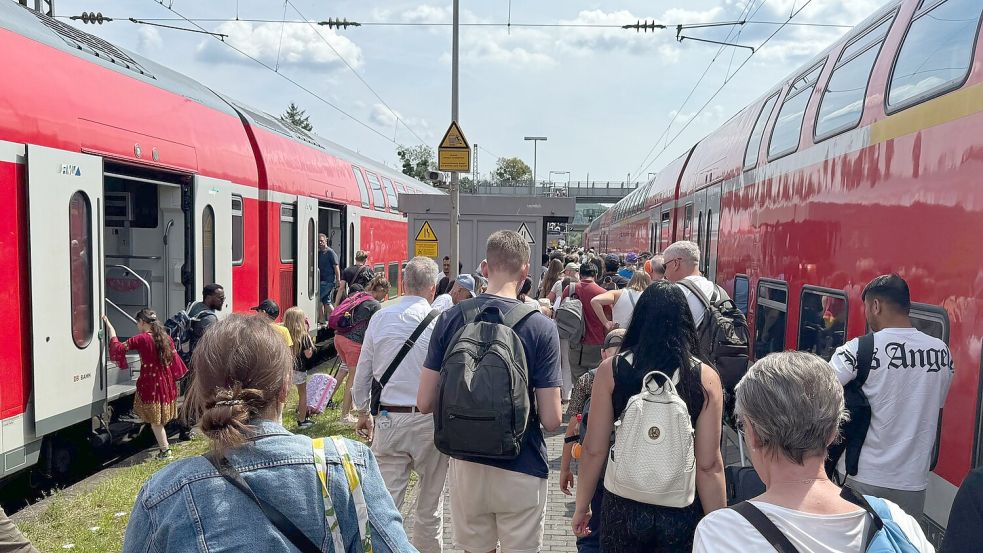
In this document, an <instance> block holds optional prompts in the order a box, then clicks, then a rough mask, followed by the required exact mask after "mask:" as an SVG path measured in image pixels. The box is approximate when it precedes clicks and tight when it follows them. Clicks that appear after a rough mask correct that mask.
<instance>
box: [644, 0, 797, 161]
mask: <svg viewBox="0 0 983 553" xmlns="http://www.w3.org/2000/svg"><path fill="white" fill-rule="evenodd" d="M811 3H812V0H806V2H805V3H804V4H802V6H801V7H799V9H797V10H795V11H794V12H792V15H791V16H790V17H789V21H791V20H792V19H793V18H794V17H795V16H797V15H798V14H799V13H800V12H802V10H804V9H806V8H807V7H808V6H809V4H811ZM784 28H785V27H784V26H781V27H779V28H777V29H775V32H773V33H771V34H770V35H768V38H766V39H765V40H764V42H762V43H761V45H760V46H758V48H757V50H755V51H754V52H752V53H751V54H750V55H748V57H747V58H745V60H744V61H743V62H742V63H741V65H739V66H737V69H735V70H734V73H733V74H732V75H730V76H729V77H728V78H727V79H725V80H724V82H723V83H722V84H721V85H720V86H719V87H718V88H717V90H716V91H714V93H713V95H711V96H710V98H708V99H707V101H706V102H704V103H703V105H702V106H700V109H698V110H696V113H694V114H693V116H692V117H690V118H689V120H688V121H686V123H685V124H684V125H683V128H681V129H679V132H677V133H676V134H675V136H673V137H672V139H671V140H669V141H668V142H666V145H665V146H664V147H663V148H662V150H661V151H660V152H659V153H658V154H657V155H656V156H655V157H654V158H652V161H650V162H649V163H648V165H646V166H645V168H644V169H642V171H647V170H648V168H649V167H651V166H652V164H654V163H655V162H656V161H657V160H658V159H659V156H661V155H662V154H663V153H665V151H666V150H667V149H669V146H671V145H672V144H673V143H674V142H675V141H676V139H678V138H679V137H680V135H682V134H683V132H685V131H686V129H687V128H689V125H690V123H692V122H693V121H694V120H696V118H697V117H698V116H699V115H700V114H701V113H703V110H705V109H706V108H707V106H709V105H710V102H712V101H713V100H714V99H716V98H717V95H718V94H720V92H721V91H722V90H723V89H724V87H726V86H727V83H729V82H730V81H731V80H733V78H734V77H735V76H736V75H737V74H738V73H740V72H741V69H742V68H743V67H744V66H745V65H747V63H748V62H749V61H751V58H753V57H754V54H756V53H758V52H760V51H761V49H762V48H764V47H765V45H767V44H768V42H769V41H771V39H773V38H775V35H777V34H778V33H779V32H781V30H782V29H784Z"/></svg>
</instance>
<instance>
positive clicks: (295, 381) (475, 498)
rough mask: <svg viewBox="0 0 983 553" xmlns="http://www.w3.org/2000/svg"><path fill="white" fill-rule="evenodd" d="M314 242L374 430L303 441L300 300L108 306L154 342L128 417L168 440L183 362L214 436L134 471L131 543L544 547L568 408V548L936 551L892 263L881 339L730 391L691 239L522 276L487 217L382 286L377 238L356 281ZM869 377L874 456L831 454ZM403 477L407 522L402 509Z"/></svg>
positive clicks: (360, 424)
mask: <svg viewBox="0 0 983 553" xmlns="http://www.w3.org/2000/svg"><path fill="white" fill-rule="evenodd" d="M321 244H322V253H323V254H324V255H323V257H322V260H323V263H324V264H325V265H324V266H322V271H321V274H322V279H325V278H327V280H322V286H321V299H322V307H321V311H322V312H321V313H318V314H317V320H318V321H322V322H324V323H328V322H330V323H331V325H332V328H338V329H339V331H338V332H336V334H335V337H334V346H335V348H336V349H337V352H338V356H339V358H340V361H341V365H340V369H339V372H338V380H339V381H340V382H339V387H340V388H341V389H343V390H344V392H342V393H343V394H344V396H343V397H344V399H343V400H342V405H341V415H342V417H343V420H345V418H347V420H348V421H349V422H350V423H351V424H353V425H355V429H356V433H357V435H358V436H359V438H361V439H362V440H363V441H364V442H367V443H368V444H370V445H365V444H364V443H362V442H358V441H352V440H347V439H341V438H328V439H315V440H311V439H310V438H307V437H305V436H303V435H300V434H294V433H293V432H291V431H290V430H289V429H287V428H285V427H284V426H283V424H282V423H281V422H280V421H281V420H282V413H283V410H284V408H285V403H286V398H287V393H288V390H289V389H290V386H291V385H295V386H296V387H297V389H298V392H299V395H300V401H299V402H298V406H297V413H296V420H297V426H298V428H299V429H305V428H309V427H310V426H311V420H310V417H309V415H308V413H307V410H306V409H307V402H306V398H305V397H304V396H305V395H306V392H305V388H304V386H305V382H306V380H307V374H308V373H309V372H310V371H311V370H312V369H313V361H312V359H313V358H314V350H315V345H314V342H313V340H311V323H310V322H309V321H308V319H307V317H306V316H305V314H304V313H303V311H301V310H300V309H299V308H297V307H292V308H290V309H288V310H287V311H286V312H285V313H284V316H283V318H282V323H277V322H276V321H277V320H278V318H279V315H280V313H279V307H278V306H277V305H276V303H275V302H274V301H273V300H264V301H263V302H262V303H261V304H260V305H258V306H256V307H255V308H253V310H254V311H256V312H257V314H258V315H255V316H250V315H247V314H232V315H229V316H227V317H225V318H223V319H221V320H219V319H218V317H217V316H215V315H216V313H215V312H216V311H217V310H219V309H221V304H222V302H221V301H218V300H217V298H222V299H224V292H223V291H222V289H221V286H219V285H209V286H208V287H206V288H205V290H204V291H203V299H202V302H200V304H201V306H200V307H199V306H197V305H196V306H193V307H192V310H194V309H197V310H198V313H199V314H201V313H204V314H205V315H206V316H205V317H203V318H199V317H196V318H195V321H199V320H204V321H205V322H204V323H203V324H198V325H197V326H196V329H195V332H193V334H194V335H195V340H194V344H193V348H191V350H190V351H188V352H185V351H183V350H184V349H187V348H180V347H176V346H175V344H174V342H173V341H171V339H170V337H169V336H168V334H167V333H166V332H165V331H164V328H163V327H162V326H161V323H160V321H159V320H158V318H157V315H156V314H155V313H153V312H152V311H149V310H143V311H141V312H140V313H138V314H137V315H136V319H137V321H138V327H139V333H138V334H137V335H136V336H134V337H131V338H130V339H129V340H127V341H125V342H120V341H119V340H118V339H117V338H116V333H115V331H114V330H113V328H112V326H111V325H110V324H109V323H108V321H106V325H107V332H108V335H109V339H110V354H111V355H112V356H113V357H114V358H116V359H120V361H121V362H125V355H124V354H125V353H126V352H127V351H129V350H136V351H137V352H138V353H139V354H140V358H141V361H142V363H143V370H142V371H141V377H140V378H141V380H140V381H139V382H138V385H137V387H138V390H137V398H136V401H135V412H136V414H137V415H138V416H139V417H140V418H141V419H143V420H144V421H146V422H147V423H150V424H151V428H152V429H153V430H154V434H155V436H156V437H157V439H158V443H159V447H160V456H161V457H167V456H168V455H169V447H168V444H167V436H166V434H165V433H164V430H163V426H164V425H165V424H167V423H168V422H169V421H171V420H172V419H174V418H175V417H176V416H177V408H176V398H177V395H178V387H177V385H176V382H178V381H179V380H181V379H182V378H183V377H184V375H185V373H186V372H188V370H189V367H190V374H191V378H190V379H187V381H188V382H190V385H189V386H188V387H187V390H186V402H185V406H186V411H187V413H186V416H185V419H186V420H188V421H192V422H193V423H194V424H195V425H196V428H198V429H199V431H200V432H201V433H202V434H203V435H204V436H205V437H206V438H207V439H208V442H209V453H208V454H206V455H205V456H203V457H198V458H191V459H183V460H180V461H177V462H174V463H171V464H170V465H168V466H167V467H165V468H164V469H162V470H161V471H159V472H158V473H157V474H155V475H154V476H153V477H152V478H151V479H150V480H148V481H147V482H146V484H145V485H144V486H143V489H142V490H141V491H140V494H139V496H138V497H137V498H136V503H135V505H134V507H133V513H132V515H131V519H130V521H129V524H128V527H127V531H126V537H125V543H124V551H126V552H131V551H132V552H136V551H141V552H142V551H181V550H185V549H187V548H188V547H189V544H192V543H196V544H198V547H199V549H204V550H212V549H222V550H235V549H238V548H246V547H249V548H252V549H256V550H262V551H280V550H292V549H291V548H294V549H297V550H300V551H331V550H334V551H376V552H387V551H394V552H397V551H398V552H406V551H422V552H439V551H442V550H443V544H444V542H445V540H444V534H445V533H446V532H448V531H450V532H452V537H453V542H454V543H455V544H456V546H457V547H460V548H462V549H464V550H465V551H468V552H470V553H485V552H494V551H496V550H499V551H503V552H526V551H529V552H533V551H540V550H541V549H542V548H543V547H544V534H545V530H546V522H547V520H546V517H547V508H546V506H547V497H548V496H549V491H550V490H549V479H548V477H549V474H550V470H551V469H550V466H551V459H550V458H549V456H548V454H547V448H546V435H547V433H551V432H555V431H557V430H559V429H560V427H561V426H562V425H563V421H564V418H566V421H567V424H566V429H565V430H566V432H565V442H564V447H563V452H562V456H561V459H560V468H559V478H558V480H559V488H560V491H562V492H563V493H565V494H567V495H572V496H575V498H576V502H575V506H574V510H573V512H572V514H571V516H570V520H569V524H570V532H571V533H572V534H574V535H575V536H576V539H577V548H578V551H580V552H591V551H609V552H619V553H621V552H634V551H638V552H643V551H644V552H651V551H698V552H718V551H723V552H727V551H733V552H744V551H770V550H777V551H783V552H784V551H798V552H801V553H805V552H816V553H818V552H823V553H827V552H829V553H831V552H852V551H867V550H872V549H870V548H872V547H875V546H876V547H879V548H880V549H876V550H877V551H921V552H926V551H934V550H935V549H934V548H933V546H932V544H931V543H930V542H929V541H928V539H927V538H926V536H925V534H924V533H923V531H922V529H921V527H920V526H919V524H918V522H917V520H918V518H919V517H921V515H922V511H923V507H924V503H925V493H926V491H925V490H926V488H927V486H928V475H929V471H930V464H931V457H932V447H933V445H934V443H935V439H936V432H937V431H938V422H939V417H940V410H941V407H942V405H943V403H944V401H945V397H946V395H947V393H948V388H949V383H950V381H951V378H952V375H953V370H954V369H953V366H952V361H951V359H952V357H951V355H950V354H949V351H948V348H947V346H946V344H945V343H944V342H942V341H941V340H938V339H936V338H932V337H930V336H928V335H926V334H924V333H922V332H920V331H919V330H917V329H916V328H914V326H913V325H912V323H911V319H910V318H909V316H908V311H909V309H910V305H911V298H910V293H909V290H908V286H907V283H906V282H905V281H904V279H902V278H901V277H900V276H898V275H897V274H889V275H882V276H879V277H877V278H875V279H873V280H872V281H871V282H870V283H868V284H867V286H866V288H865V289H864V290H863V294H862V299H863V303H864V310H865V314H866V319H867V324H868V325H869V328H870V330H871V334H869V335H868V337H862V338H857V339H853V340H851V341H849V342H847V343H845V344H842V345H841V346H840V347H839V348H837V349H836V350H835V352H834V353H833V355H832V358H831V359H830V360H829V361H826V360H825V359H823V358H821V357H818V356H816V355H814V354H811V353H806V352H794V351H788V352H777V353H772V354H770V355H767V356H765V357H763V358H761V359H759V360H757V361H756V362H755V363H753V365H751V366H750V367H748V368H747V369H746V371H745V372H744V374H743V376H742V377H741V378H740V380H739V382H738V383H737V384H736V386H735V387H733V389H730V388H729V387H728V385H727V384H726V382H722V380H723V379H722V377H721V374H720V372H719V370H718V369H717V367H715V365H714V362H713V359H714V355H713V351H712V350H713V348H714V347H715V345H714V344H712V343H707V341H706V338H705V336H707V332H705V329H706V325H710V324H715V323H714V320H715V319H718V318H719V316H720V313H719V312H717V311H714V309H715V307H714V306H715V305H717V303H716V302H718V301H719V299H720V298H721V296H723V297H726V293H725V292H724V291H723V290H722V289H721V288H720V287H718V286H717V285H715V284H714V283H713V282H712V281H710V280H708V279H707V278H705V276H704V275H702V274H701V273H700V271H699V262H700V257H699V256H700V250H699V248H698V247H697V245H696V244H694V243H692V242H687V241H681V242H676V243H674V244H672V245H670V246H669V247H668V248H666V249H665V251H663V252H661V254H657V255H652V254H650V253H648V252H643V253H641V254H635V253H631V252H629V253H627V254H624V255H615V254H606V255H604V254H601V253H599V252H595V251H594V250H593V249H592V248H588V249H587V250H583V249H577V250H574V249H570V248H567V249H564V250H555V251H550V252H548V253H547V254H546V255H544V257H543V260H542V267H541V272H540V273H539V275H538V277H539V284H538V286H534V284H533V279H532V278H531V277H530V269H531V267H530V263H529V259H530V250H529V245H528V244H527V243H526V241H525V240H524V239H523V238H522V237H521V236H520V235H519V234H517V233H515V232H512V231H499V232H496V233H494V234H492V235H491V236H490V237H489V239H488V241H487V244H486V252H485V258H484V259H483V260H482V262H481V263H480V265H479V266H478V267H477V268H476V270H475V272H474V273H462V274H457V275H454V274H452V272H451V270H450V269H451V265H450V259H448V258H444V260H443V264H442V267H438V265H437V264H436V262H434V261H433V260H432V259H430V258H426V257H415V258H413V259H411V260H410V261H409V262H408V263H407V264H406V265H405V267H404V269H403V275H402V277H403V280H402V284H403V292H404V293H403V295H402V296H400V297H399V298H398V299H396V300H394V301H391V302H386V299H387V298H388V297H389V290H390V283H389V282H388V281H387V280H386V279H385V278H384V277H383V276H382V275H374V274H371V271H370V270H369V269H368V267H367V265H366V261H367V259H368V253H367V252H364V251H359V252H356V253H355V255H354V258H355V260H356V264H355V265H352V266H351V267H348V268H345V269H344V270H343V271H342V270H339V268H338V262H337V256H336V255H333V253H334V252H333V250H330V247H329V246H328V243H327V240H326V238H325V239H322V242H321ZM339 310H343V311H345V312H344V313H343V314H341V315H344V318H345V322H344V323H343V324H342V323H338V324H336V322H337V321H336V319H337V318H338V317H339V316H340V315H339ZM570 321H573V324H572V325H571V322H570ZM578 324H579V325H580V327H579V328H577V325H578ZM871 348H872V349H871ZM898 348H904V350H905V351H909V352H910V351H926V352H927V351H932V352H934V353H933V354H932V355H928V354H925V355H912V356H909V361H910V362H909V363H907V364H906V366H905V368H904V369H905V370H895V371H888V370H877V369H879V368H883V367H888V368H897V367H895V365H894V364H896V362H897V359H895V357H896V356H894V354H893V353H891V352H892V351H895V350H897V349H898ZM179 350H182V351H179ZM184 353H190V358H188V357H187V356H186V355H184ZM892 356H894V357H892ZM185 359H189V360H190V363H187V366H186V363H185ZM930 360H932V361H930ZM919 362H922V363H923V364H926V363H935V365H938V366H931V367H930V366H927V365H926V366H919ZM858 381H859V382H858ZM341 382H344V387H343V388H342V387H341ZM857 393H860V394H861V395H862V397H864V398H865V400H866V405H867V408H868V411H867V417H866V418H867V419H869V422H868V423H867V426H866V427H865V428H864V432H865V436H864V438H862V449H859V448H854V449H851V447H850V446H849V440H850V439H851V438H850V436H847V437H846V441H847V443H848V445H847V453H846V454H844V455H843V457H842V458H835V457H834V460H838V461H839V462H838V464H835V465H833V466H831V463H830V462H829V458H830V455H829V453H830V451H832V450H833V449H831V448H834V449H835V447H836V445H837V443H838V442H839V436H840V434H841V429H844V428H845V427H844V424H845V422H846V421H847V420H848V419H850V418H851V417H853V418H854V419H856V418H857V417H858V416H859V417H861V418H864V415H863V411H856V410H855V409H857V407H856V405H855V403H854V402H853V400H852V398H853V397H854V396H855V395H856V394H857ZM725 399H726V401H725ZM564 411H565V413H564ZM728 411H732V412H728ZM865 420H866V419H865ZM727 424H732V425H733V426H734V428H735V429H736V431H737V432H738V435H739V436H740V437H741V439H743V440H744V441H745V443H746V444H747V451H748V458H749V459H748V460H749V462H750V467H745V469H742V470H749V471H753V472H755V473H756V475H757V477H758V478H760V481H761V483H763V485H764V492H763V493H760V494H757V493H756V494H754V495H753V496H742V492H741V486H740V485H738V484H736V483H733V482H729V481H728V479H727V478H725V470H724V459H723V454H722V448H721V442H722V440H721V437H722V433H723V431H724V429H725V427H726V425H727ZM843 432H844V434H845V435H846V431H845V430H844V431H843ZM841 476H845V478H841ZM413 480H415V487H416V490H415V492H414V495H415V505H414V513H413V517H414V524H413V526H412V532H410V534H411V535H408V534H407V531H406V530H405V528H404V526H403V521H402V518H401V516H400V510H401V509H402V508H403V504H404V502H405V501H406V496H407V489H408V487H409V485H410V482H411V481H413ZM981 481H983V476H981V475H980V474H979V473H977V472H974V473H971V474H970V476H969V477H968V478H967V479H966V485H965V487H964V489H963V490H961V491H960V492H959V494H958V495H957V497H956V500H955V502H954V504H953V514H952V515H951V516H950V519H949V520H950V525H949V530H948V533H947V536H946V540H945V542H944V544H943V547H942V551H969V550H972V549H973V548H974V547H977V546H978V544H979V543H980V540H981V538H983V535H981V532H983V507H981V504H983V501H981V500H980V487H981V486H983V483H981ZM445 490H446V491H447V492H448V493H449V500H450V514H451V516H450V520H446V521H445V519H444V517H443V513H444V506H443V500H444V495H445ZM956 521H958V522H957V523H956V524H954V523H955V522H956ZM445 522H446V523H447V524H446V525H445ZM954 525H955V526H958V527H957V528H954Z"/></svg>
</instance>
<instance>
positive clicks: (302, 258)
mask: <svg viewBox="0 0 983 553" xmlns="http://www.w3.org/2000/svg"><path fill="white" fill-rule="evenodd" d="M0 52H3V54H4V55H3V62H2V63H0V66H2V68H3V73H4V75H6V78H5V79H3V80H2V81H0V259H3V260H5V261H4V265H5V266H6V270H4V271H2V272H0V294H2V297H4V298H5V299H4V304H5V305H6V308H5V309H3V310H2V312H0V327H2V328H3V332H2V333H0V421H2V425H0V428H2V430H0V454H2V459H3V462H2V464H0V476H8V475H10V474H13V473H15V472H18V471H21V470H23V469H25V468H28V467H31V466H33V465H36V464H37V463H38V462H39V460H40V461H41V462H42V465H41V466H42V467H43V469H44V470H45V471H46V472H54V473H58V472H63V471H66V470H67V469H68V467H69V466H70V464H71V459H72V456H73V452H74V451H75V450H76V448H78V447H84V446H85V444H84V439H85V438H86V437H88V438H90V439H93V440H96V441H97V442H104V443H106V442H108V443H112V442H113V438H114V436H113V434H114V424H115V422H114V421H115V417H114V411H115V409H114V407H117V406H118V405H119V404H121V403H123V402H125V401H127V398H128V397H129V396H131V395H132V393H133V391H134V383H135V375H134V374H133V373H131V371H129V370H120V369H119V368H118V367H116V366H115V364H113V363H111V362H110V361H109V360H108V359H107V357H106V353H105V343H104V340H103V335H102V332H101V330H100V328H101V325H100V323H99V318H100V316H101V315H102V314H103V313H106V314H107V315H109V316H110V317H111V318H112V319H113V320H114V323H115V324H116V327H117V328H119V329H120V331H121V333H122V334H124V335H125V334H126V332H127V330H129V331H132V330H133V328H134V327H133V325H132V322H131V321H130V320H129V319H128V314H132V313H134V312H135V311H137V310H138V309H140V308H142V307H145V306H150V307H152V308H154V309H155V310H156V311H157V312H158V313H160V314H161V315H162V316H166V315H169V314H171V313H174V312H176V311H178V310H180V309H182V308H183V307H184V306H185V305H186V304H187V303H188V302H189V301H191V300H193V299H195V298H196V297H197V296H198V294H200V290H201V288H202V286H203V285H204V284H207V283H210V282H218V283H220V284H223V285H224V287H225V290H226V297H227V298H228V300H227V301H228V304H227V306H226V310H225V312H229V311H232V310H233V309H234V310H236V311H243V310H247V309H248V308H249V307H251V306H253V305H256V304H257V303H258V302H259V301H260V300H261V299H263V298H266V297H270V298H273V299H275V300H276V301H277V302H278V303H279V304H280V305H281V308H282V309H285V308H286V307H289V306H293V305H299V306H301V307H303V308H304V310H305V311H306V312H307V313H308V314H309V315H310V316H313V315H314V314H315V312H316V311H315V309H316V304H317V294H318V274H317V266H316V250H317V235H318V233H319V232H323V233H325V234H327V235H329V236H330V237H331V239H332V242H333V246H334V248H335V250H336V251H337V252H338V253H339V255H340V256H341V258H342V259H343V260H344V261H346V262H349V263H350V262H351V261H352V257H353V255H354V252H355V250H357V249H365V250H368V251H369V252H370V254H371V255H370V258H369V263H370V265H372V266H373V267H374V268H375V269H376V271H378V272H383V273H385V274H387V275H388V277H389V279H390V281H391V282H393V284H394V287H393V294H395V293H396V291H397V290H398V281H399V280H400V278H401V277H400V267H401V264H402V263H403V262H405V261H406V259H407V246H406V233H407V231H406V223H405V219H404V216H403V215H401V214H400V213H399V211H398V210H397V202H398V194H399V193H439V192H438V191H436V190H435V189H433V188H431V187H430V186H428V185H426V184H424V183H422V182H419V181H416V180H413V179H411V178H408V177H406V176H405V175H403V174H401V173H399V172H398V171H396V170H393V169H391V168H388V167H386V166H384V165H383V164H381V163H377V162H374V161H371V160H369V159H367V158H365V157H363V156H360V155H358V154H356V153H355V152H352V151H349V150H347V149H345V148H343V147H341V146H338V145H337V144H334V143H331V142H329V141H327V140H324V139H322V138H320V137H318V136H314V135H313V134H310V133H307V132H304V131H303V130H301V129H298V128H296V127H293V126H291V125H288V124H286V123H283V122H282V121H279V120H278V119H276V118H274V117H271V116H269V115H267V114H264V113H262V112H260V111H257V110H254V109H250V108H248V107H246V106H243V105H241V104H239V103H238V102H236V101H235V100H232V99H230V98H226V97H223V96H220V95H218V94H216V93H215V92H213V91H211V90H209V89H208V88H206V87H205V86H203V85H201V84H200V83H198V82H195V81H193V80H192V79H189V78H188V77H185V76H184V75H181V74H179V73H176V72H174V71H172V70H170V69H167V68H165V67H163V66H161V65H159V64H156V63H154V62H152V61H150V60H147V59H144V58H142V57H140V56H138V55H136V54H132V53H129V52H125V51H123V50H120V49H119V48H117V47H115V46H113V45H112V44H110V43H108V42H106V41H104V40H102V39H100V38H97V37H95V36H92V35H89V34H87V33H84V32H82V31H80V30H78V29H76V28H74V27H72V26H69V25H66V24H64V23H62V22H60V21H57V20H55V19H52V18H49V17H47V16H44V15H40V14H38V13H36V12H34V11H31V10H27V9H25V8H22V7H21V6H19V5H18V4H17V3H14V2H0Z"/></svg>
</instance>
